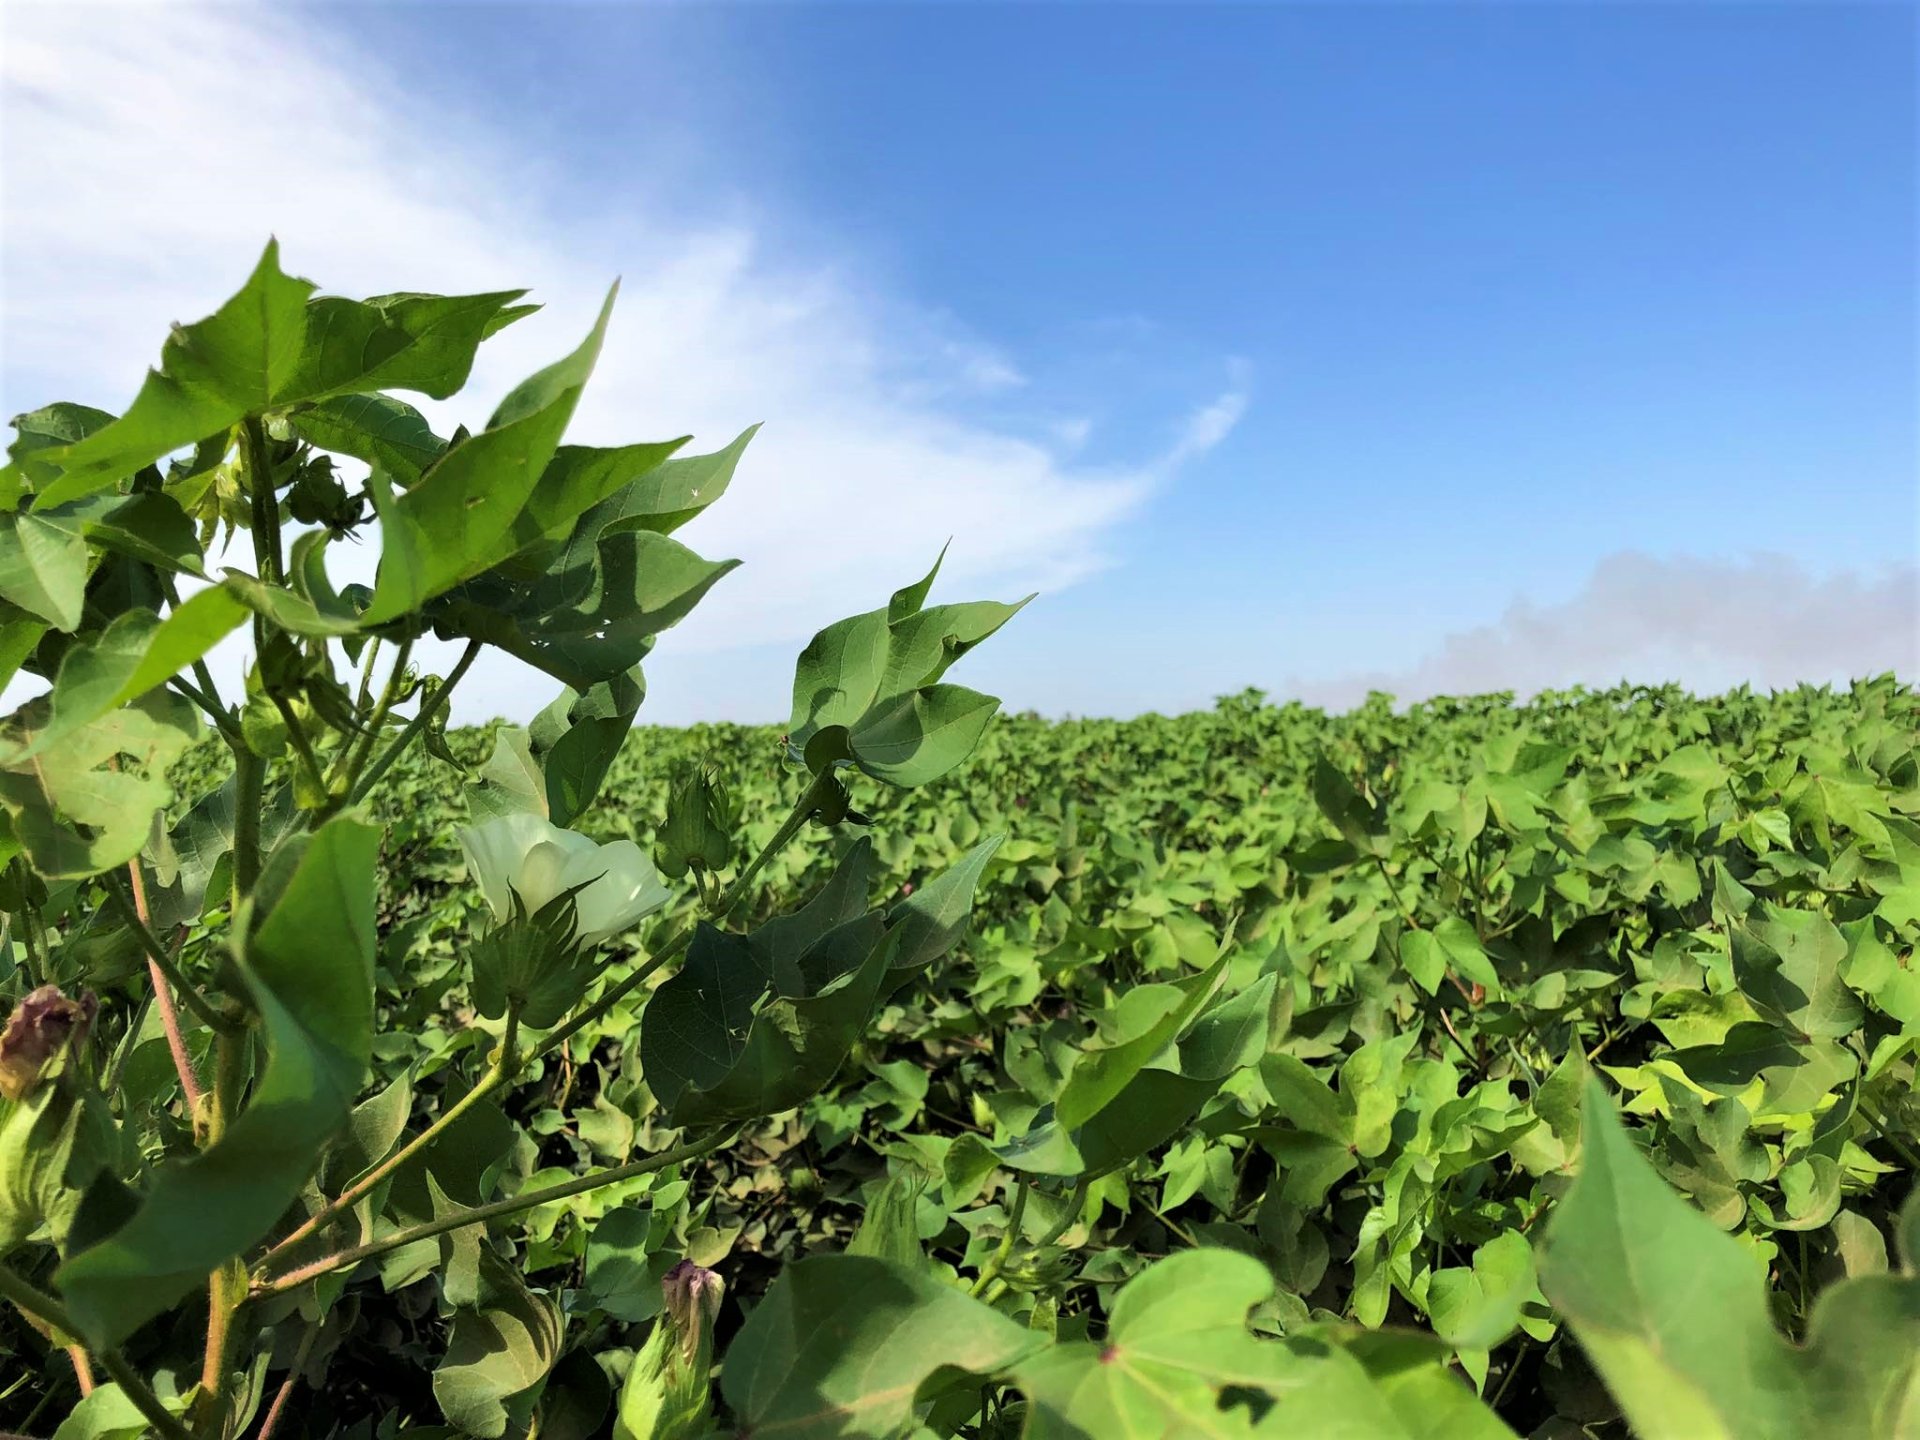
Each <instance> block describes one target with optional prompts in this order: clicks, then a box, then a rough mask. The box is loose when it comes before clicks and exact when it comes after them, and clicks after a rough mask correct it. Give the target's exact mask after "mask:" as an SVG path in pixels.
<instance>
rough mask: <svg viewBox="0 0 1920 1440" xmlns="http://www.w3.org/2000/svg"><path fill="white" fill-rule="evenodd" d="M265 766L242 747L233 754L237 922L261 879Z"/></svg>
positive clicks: (234, 895) (234, 869)
mask: <svg viewBox="0 0 1920 1440" xmlns="http://www.w3.org/2000/svg"><path fill="white" fill-rule="evenodd" d="M266 770H267V767H266V764H265V762H264V761H262V760H261V758H260V757H259V756H258V755H256V754H254V753H253V752H252V751H251V750H249V749H247V748H246V747H245V746H242V747H241V748H240V749H238V750H235V751H234V752H233V912H232V917H231V918H232V919H236V920H237V919H238V917H239V914H240V904H241V902H242V901H244V900H245V899H246V898H247V897H248V896H249V895H251V894H253V887H254V883H255V882H256V881H257V880H259V878H260V804H261V799H260V796H261V788H262V786H263V785H264V784H265V783H266Z"/></svg>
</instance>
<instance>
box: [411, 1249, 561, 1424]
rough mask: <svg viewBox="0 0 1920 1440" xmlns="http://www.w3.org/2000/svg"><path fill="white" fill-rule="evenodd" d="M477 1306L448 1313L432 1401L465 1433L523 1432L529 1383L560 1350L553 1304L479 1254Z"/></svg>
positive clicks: (540, 1377)
mask: <svg viewBox="0 0 1920 1440" xmlns="http://www.w3.org/2000/svg"><path fill="white" fill-rule="evenodd" d="M479 1274H480V1280H481V1286H482V1293H481V1294H480V1296H479V1297H478V1298H479V1299H480V1300H481V1301H482V1302H483V1303H482V1304H481V1305H479V1306H477V1307H476V1308H472V1309H461V1310H459V1311H457V1312H456V1313H455V1314H454V1317H453V1333H452V1334H451V1335H450V1336H449V1337H448V1338H447V1351H446V1354H445V1355H444V1356H443V1357H442V1358H441V1361H440V1363H439V1365H438V1366H436V1367H435V1369H434V1372H433V1398H434V1399H435V1400H436V1401H438V1402H439V1405H440V1411H441V1413H442V1414H443V1415H445V1416H446V1417H447V1420H448V1422H449V1423H450V1424H452V1425H454V1426H455V1427H456V1428H458V1429H459V1430H460V1431H461V1433H463V1434H466V1435H479V1436H484V1437H488V1440H493V1437H497V1436H501V1435H506V1434H508V1433H509V1432H510V1431H513V1432H518V1433H524V1427H525V1425H526V1421H527V1418H528V1416H529V1415H530V1414H531V1411H532V1400H533V1397H532V1396H531V1395H530V1394H528V1392H529V1391H530V1390H531V1389H532V1387H533V1386H535V1385H537V1384H539V1383H540V1381H541V1380H543V1379H544V1378H546V1374H547V1372H548V1371H549V1370H551V1369H552V1368H553V1362H554V1360H555V1358H556V1357H557V1356H558V1354H559V1349H560V1331H561V1316H560V1311H559V1308H558V1307H557V1306H556V1305H555V1304H554V1303H553V1302H552V1301H550V1300H548V1299H546V1298H545V1297H544V1296H540V1295H536V1294H534V1293H533V1292H532V1291H530V1290H529V1289H527V1287H526V1286H525V1285H524V1284H523V1283H521V1281H520V1278H519V1276H518V1275H517V1274H515V1273H513V1272H512V1271H510V1270H509V1269H508V1268H507V1266H506V1264H505V1262H504V1261H501V1260H499V1259H498V1258H496V1257H495V1256H493V1255H492V1254H491V1253H490V1252H485V1251H483V1252H482V1253H481V1257H480V1262H479Z"/></svg>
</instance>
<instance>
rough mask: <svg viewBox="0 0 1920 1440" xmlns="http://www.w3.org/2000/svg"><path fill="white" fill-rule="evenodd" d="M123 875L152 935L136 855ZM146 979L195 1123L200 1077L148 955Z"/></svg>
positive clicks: (163, 975) (161, 976)
mask: <svg viewBox="0 0 1920 1440" xmlns="http://www.w3.org/2000/svg"><path fill="white" fill-rule="evenodd" d="M127 873H128V874H129V875H130V876H131V877H132V879H133V913H134V918H135V919H136V920H137V921H138V922H139V924H140V927H141V928H142V929H143V930H145V931H146V933H147V934H148V935H152V934H153V921H152V918H151V917H150V915H149V913H148V910H147V885H146V881H145V880H144V879H142V878H141V875H140V857H139V856H138V855H136V856H134V857H133V859H131V860H129V861H128V862H127ZM156 938H157V937H156ZM147 978H148V979H149V980H151V981H152V982H153V1003H154V1006H155V1008H156V1009H158V1010H159V1012H160V1028H161V1029H163V1030H164V1031H166V1034H167V1049H168V1051H169V1052H170V1053H171V1054H172V1055H173V1069H174V1073H175V1074H177V1075H178V1076H179V1077H180V1088H181V1089H182V1090H183V1091H185V1092H186V1096H187V1114H188V1115H189V1116H190V1117H192V1118H193V1119H194V1120H195V1121H196V1123H197V1121H198V1118H199V1115H200V1077H199V1076H198V1075H196V1074H195V1073H194V1069H193V1057H192V1056H191V1055H189V1054H188V1053H187V1040H186V1036H184V1035H183V1034H181V1033H180V1012H179V1011H178V1010H176V1009H175V1008H174V1004H173V992H172V990H171V989H170V988H169V987H168V982H167V972H166V971H164V970H162V969H161V968H160V962H159V961H157V960H155V959H154V958H153V956H152V955H148V956H147Z"/></svg>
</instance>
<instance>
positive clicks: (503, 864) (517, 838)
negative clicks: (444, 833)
mask: <svg viewBox="0 0 1920 1440" xmlns="http://www.w3.org/2000/svg"><path fill="white" fill-rule="evenodd" d="M554 828H555V827H554V826H552V825H549V824H548V823H547V822H546V821H545V820H544V819H542V818H541V817H540V816H538V815H532V814H526V813H519V814H513V815H497V816H495V817H494V818H493V819H491V820H488V821H486V822H484V823H483V824H479V825H464V826H462V827H461V829H460V847H461V849H463V850H465V851H466V854H467V870H468V872H469V873H470V874H471V875H472V876H473V878H474V879H475V880H477V881H478V882H479V884H480V893H481V894H482V895H484V896H485V897H486V900H487V908H488V909H490V910H492V911H493V916H494V919H496V920H502V921H504V920H510V919H512V918H513V889H514V881H515V879H516V878H517V877H518V876H519V873H520V863H521V861H522V860H523V859H525V858H526V855H527V852H528V851H529V850H531V849H532V848H533V847H534V846H535V845H538V844H539V843H540V842H541V841H543V840H545V839H547V838H549V832H551V831H553V830H554Z"/></svg>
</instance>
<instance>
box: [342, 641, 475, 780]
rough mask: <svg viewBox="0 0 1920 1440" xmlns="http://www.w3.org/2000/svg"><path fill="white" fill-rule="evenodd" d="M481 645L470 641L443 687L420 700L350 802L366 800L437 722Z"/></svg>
mask: <svg viewBox="0 0 1920 1440" xmlns="http://www.w3.org/2000/svg"><path fill="white" fill-rule="evenodd" d="M480 645H481V642H480V641H478V640H469V641H468V642H467V648H466V649H465V650H462V651H461V652H460V658H459V660H457V661H456V662H455V663H454V667H453V669H452V670H451V671H449V672H448V674H447V678H446V679H445V680H443V681H441V682H440V685H439V688H437V689H436V690H435V691H434V692H433V694H432V695H430V696H428V697H427V698H426V699H425V700H423V701H421V702H420V710H419V713H418V714H416V715H415V716H414V717H413V719H412V720H410V721H409V722H408V723H407V728H406V729H404V730H402V731H401V732H400V734H399V735H398V736H396V737H395V739H394V742H393V743H392V744H391V745H389V746H388V747H387V748H386V749H385V750H384V751H382V752H381V755H380V758H379V759H378V760H375V761H374V762H373V764H372V765H370V766H368V767H367V770H366V772H365V773H364V774H362V775H361V776H360V778H359V779H358V780H356V781H355V782H354V784H353V788H352V789H351V791H349V792H348V796H347V803H348V804H350V805H357V804H359V803H360V801H362V800H364V799H366V798H367V792H368V791H370V790H372V789H373V787H374V786H375V785H377V784H379V783H380V780H381V777H382V776H384V775H385V774H386V773H387V771H389V770H391V769H392V768H393V767H394V765H395V764H396V763H397V762H398V761H399V759H400V757H401V756H402V755H404V754H405V753H406V751H407V747H408V746H409V745H411V744H412V743H413V741H414V737H415V736H417V735H418V734H419V733H420V732H421V731H422V730H424V729H426V728H427V726H428V725H430V724H432V723H433V718H434V716H436V715H437V714H439V713H440V711H441V710H442V709H444V708H445V707H446V704H447V702H448V701H449V700H451V699H452V698H453V687H454V686H456V685H458V684H459V683H460V681H461V678H462V677H463V676H464V675H465V674H466V673H467V671H468V670H469V669H471V668H472V666H473V662H474V661H475V660H477V659H478V658H479V657H480Z"/></svg>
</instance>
